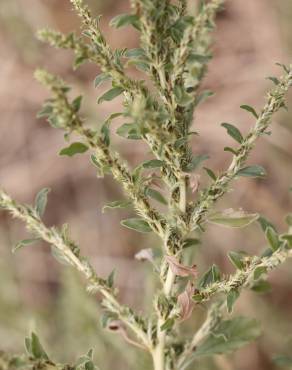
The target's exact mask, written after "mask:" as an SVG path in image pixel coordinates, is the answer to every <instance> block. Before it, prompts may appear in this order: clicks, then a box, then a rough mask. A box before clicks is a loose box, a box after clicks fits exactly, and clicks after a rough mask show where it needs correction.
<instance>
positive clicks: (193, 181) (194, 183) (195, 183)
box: [190, 174, 201, 193]
mask: <svg viewBox="0 0 292 370" xmlns="http://www.w3.org/2000/svg"><path fill="white" fill-rule="evenodd" d="M200 178H201V176H200V175H198V174H193V175H191V176H190V188H191V189H192V192H193V193H195V192H196V191H197V190H198V188H199V186H200Z"/></svg>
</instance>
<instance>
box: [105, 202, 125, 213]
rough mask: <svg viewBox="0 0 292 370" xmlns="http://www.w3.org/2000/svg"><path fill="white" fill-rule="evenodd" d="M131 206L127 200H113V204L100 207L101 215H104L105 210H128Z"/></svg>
mask: <svg viewBox="0 0 292 370" xmlns="http://www.w3.org/2000/svg"><path fill="white" fill-rule="evenodd" d="M130 205H131V202H130V201H129V200H115V201H113V202H110V203H108V204H106V205H105V206H103V207H102V213H104V212H105V211H106V210H107V209H115V208H118V209H122V208H128V207H129V206H130Z"/></svg>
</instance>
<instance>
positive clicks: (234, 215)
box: [208, 209, 259, 228]
mask: <svg viewBox="0 0 292 370" xmlns="http://www.w3.org/2000/svg"><path fill="white" fill-rule="evenodd" d="M258 217H259V215H258V214H257V213H252V214H248V213H245V212H243V211H233V210H229V209H228V210H225V211H223V212H216V213H214V214H211V215H210V216H209V217H208V221H209V222H210V223H212V224H216V225H221V226H226V227H239V228H240V227H245V226H248V225H249V224H251V223H252V222H254V221H255V220H257V219H258Z"/></svg>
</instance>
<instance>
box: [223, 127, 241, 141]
mask: <svg viewBox="0 0 292 370" xmlns="http://www.w3.org/2000/svg"><path fill="white" fill-rule="evenodd" d="M221 126H222V127H224V128H226V130H227V133H228V135H230V136H231V137H232V138H233V139H234V140H236V141H237V142H238V143H239V144H241V143H242V142H243V136H242V135H241V132H240V131H239V130H238V128H237V127H235V126H233V125H231V124H230V123H222V124H221Z"/></svg>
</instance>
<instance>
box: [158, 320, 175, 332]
mask: <svg viewBox="0 0 292 370" xmlns="http://www.w3.org/2000/svg"><path fill="white" fill-rule="evenodd" d="M173 325H174V318H171V319H167V320H166V321H165V323H164V324H163V325H161V327H160V330H161V331H165V330H167V329H171V328H172V327H173Z"/></svg>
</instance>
